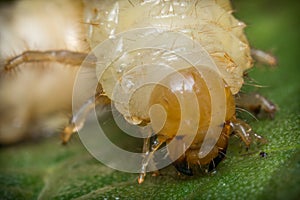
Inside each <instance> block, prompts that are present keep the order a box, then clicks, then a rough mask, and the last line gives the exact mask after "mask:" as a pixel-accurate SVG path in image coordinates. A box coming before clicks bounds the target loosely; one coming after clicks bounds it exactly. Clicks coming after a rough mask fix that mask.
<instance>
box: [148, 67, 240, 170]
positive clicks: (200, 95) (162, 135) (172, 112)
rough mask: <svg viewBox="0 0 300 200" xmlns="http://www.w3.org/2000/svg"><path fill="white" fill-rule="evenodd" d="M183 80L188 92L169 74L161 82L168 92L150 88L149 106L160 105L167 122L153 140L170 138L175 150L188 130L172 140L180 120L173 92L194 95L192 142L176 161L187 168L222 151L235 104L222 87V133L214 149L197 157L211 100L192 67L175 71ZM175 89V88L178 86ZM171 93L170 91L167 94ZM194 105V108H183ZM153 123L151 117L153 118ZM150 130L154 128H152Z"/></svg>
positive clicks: (180, 145)
mask: <svg viewBox="0 0 300 200" xmlns="http://www.w3.org/2000/svg"><path fill="white" fill-rule="evenodd" d="M179 72H180V73H181V74H182V75H183V76H184V78H186V79H187V80H189V81H190V82H191V83H192V84H193V88H192V90H190V89H189V88H184V86H182V85H181V83H178V82H176V79H175V78H176V77H175V76H172V75H169V76H168V77H166V78H165V80H164V81H163V82H164V83H165V85H166V86H169V88H170V89H168V88H166V87H164V86H161V85H157V86H156V87H155V88H154V91H153V93H152V96H151V100H150V105H149V106H151V105H154V104H159V105H161V106H163V108H164V109H165V111H166V114H167V119H166V122H165V124H164V126H163V128H162V129H161V130H160V131H159V132H158V133H157V134H158V135H157V139H158V141H159V142H167V143H168V142H169V141H171V140H172V139H175V140H176V139H177V140H179V141H178V146H177V148H183V145H184V142H183V141H182V140H181V141H180V138H181V137H188V136H189V133H190V132H191V130H188V129H185V132H184V133H179V135H177V136H176V138H174V137H175V134H176V133H177V131H178V128H179V122H180V120H183V119H181V110H182V108H180V104H179V102H178V100H177V98H176V96H175V93H181V94H183V95H184V93H189V92H195V93H196V96H197V101H198V106H199V110H200V113H201V115H200V120H199V124H198V130H197V135H196V137H195V138H194V140H193V143H192V145H191V146H190V147H189V148H188V150H187V151H186V153H185V155H183V156H181V157H180V158H179V159H178V160H177V162H187V163H188V165H189V166H192V165H207V164H210V162H211V161H212V160H213V159H214V158H216V157H217V156H218V154H219V153H220V152H221V151H226V148H227V143H228V138H229V135H230V133H231V128H230V125H229V123H230V121H233V120H234V119H235V102H234V98H233V96H232V94H231V91H230V90H229V88H228V87H225V88H224V90H225V93H226V108H227V109H226V118H225V123H224V125H223V130H222V134H221V135H220V137H219V139H218V142H217V144H216V145H215V146H214V148H213V150H212V151H211V152H210V153H209V154H208V155H207V156H205V157H204V158H201V159H200V158H199V150H200V147H201V145H202V142H203V140H204V137H205V136H206V132H207V129H208V126H209V123H210V119H211V101H210V98H211V97H210V94H209V91H208V88H207V86H206V83H205V81H204V80H203V79H202V78H201V76H200V74H199V73H198V72H197V71H196V69H195V68H187V69H184V70H180V71H179ZM178 86H179V87H178ZM171 90H172V91H171ZM187 106H191V107H193V106H195V105H187ZM154 120H155V118H154ZM156 120H162V119H161V117H159V114H158V117H157V118H156ZM152 123H153V124H155V121H154V122H152ZM189 128H190V129H193V128H194V126H189ZM153 129H154V131H155V129H156V127H153ZM172 151H176V150H171V149H170V151H169V157H170V158H171V159H172Z"/></svg>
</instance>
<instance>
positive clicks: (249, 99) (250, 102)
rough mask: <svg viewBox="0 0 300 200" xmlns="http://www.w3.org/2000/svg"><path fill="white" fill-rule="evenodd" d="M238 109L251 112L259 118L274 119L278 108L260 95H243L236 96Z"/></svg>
mask: <svg viewBox="0 0 300 200" xmlns="http://www.w3.org/2000/svg"><path fill="white" fill-rule="evenodd" d="M235 101H236V107H237V108H242V109H245V110H248V111H250V112H251V113H253V114H254V115H255V116H257V117H259V118H263V117H269V118H271V119H273V118H274V115H275V112H276V110H277V108H276V106H275V105H274V104H273V103H272V102H271V101H269V100H268V99H266V98H265V97H263V96H262V95H260V94H258V93H250V94H243V93H239V94H237V95H236V96H235Z"/></svg>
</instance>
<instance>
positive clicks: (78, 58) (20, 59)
mask: <svg viewBox="0 0 300 200" xmlns="http://www.w3.org/2000/svg"><path fill="white" fill-rule="evenodd" d="M86 56H87V54H86V53H80V52H74V51H68V50H57V51H25V52H24V53H22V54H20V55H18V56H16V57H13V58H12V59H10V60H8V61H7V62H6V64H5V65H4V71H5V72H8V71H11V70H13V69H15V68H16V67H18V66H19V65H21V64H22V63H29V62H51V61H52V62H60V63H63V64H69V65H74V66H79V65H80V64H81V63H82V61H83V60H84V59H85V58H86Z"/></svg>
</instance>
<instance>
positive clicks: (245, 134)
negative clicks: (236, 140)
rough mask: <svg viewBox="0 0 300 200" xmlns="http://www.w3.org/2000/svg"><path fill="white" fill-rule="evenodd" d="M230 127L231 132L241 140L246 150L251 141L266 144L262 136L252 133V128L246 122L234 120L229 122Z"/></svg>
mask: <svg viewBox="0 0 300 200" xmlns="http://www.w3.org/2000/svg"><path fill="white" fill-rule="evenodd" d="M230 126H231V128H232V132H233V133H234V134H236V135H237V136H239V137H240V138H241V139H242V141H243V142H244V143H245V145H246V147H247V149H248V148H249V147H250V144H251V143H252V139H255V140H256V141H259V142H260V143H265V142H266V140H265V139H264V138H263V137H262V136H260V135H258V134H257V133H255V132H253V131H252V128H251V127H250V126H249V125H248V124H247V123H246V122H244V121H242V120H240V119H235V120H234V121H232V122H230Z"/></svg>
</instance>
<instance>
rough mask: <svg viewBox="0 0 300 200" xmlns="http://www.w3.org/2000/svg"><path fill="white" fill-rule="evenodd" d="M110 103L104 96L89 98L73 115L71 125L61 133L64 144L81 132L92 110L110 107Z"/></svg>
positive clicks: (98, 95)
mask: <svg viewBox="0 0 300 200" xmlns="http://www.w3.org/2000/svg"><path fill="white" fill-rule="evenodd" d="M109 103H110V99H109V98H108V97H107V96H105V95H103V94H97V95H96V96H95V97H91V98H89V99H88V100H87V101H86V102H85V103H84V104H83V105H82V106H81V107H80V109H79V110H78V111H77V112H76V113H75V114H74V115H73V117H72V118H71V119H70V122H69V124H68V125H67V126H66V127H65V128H64V130H63V132H62V133H61V139H62V143H63V144H66V143H67V142H68V141H69V140H70V138H71V136H72V134H73V133H74V132H76V131H79V130H80V129H81V128H82V127H83V126H84V123H85V120H86V117H87V115H88V114H89V113H90V111H92V109H94V108H95V107H96V106H97V105H108V104H109Z"/></svg>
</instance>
